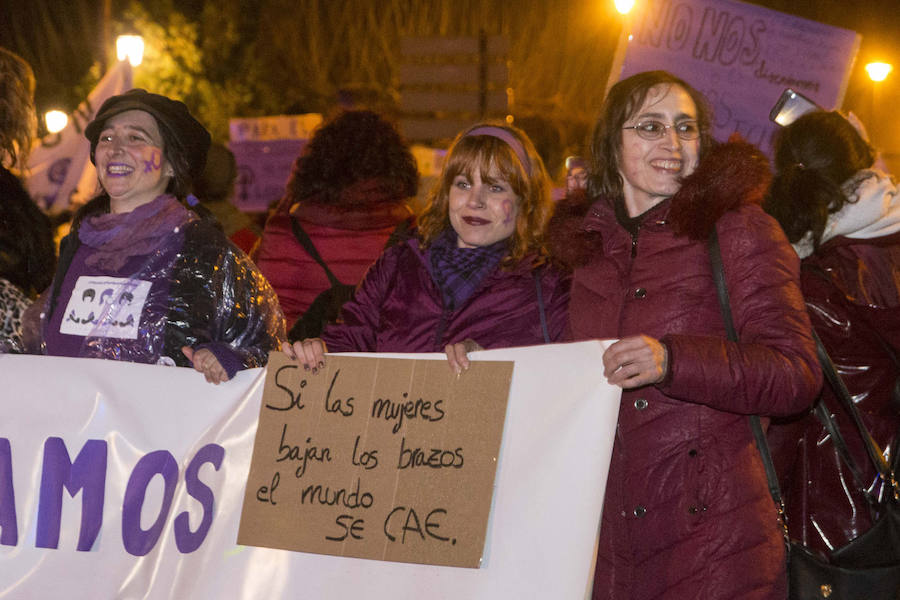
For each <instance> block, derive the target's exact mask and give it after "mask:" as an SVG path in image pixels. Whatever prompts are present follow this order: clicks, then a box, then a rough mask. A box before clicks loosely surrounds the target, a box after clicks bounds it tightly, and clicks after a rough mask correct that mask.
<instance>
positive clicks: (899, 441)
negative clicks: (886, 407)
mask: <svg viewBox="0 0 900 600" xmlns="http://www.w3.org/2000/svg"><path fill="white" fill-rule="evenodd" d="M801 268H802V269H803V270H804V271H806V272H807V273H812V274H813V275H816V276H817V277H819V278H820V279H822V280H824V281H826V282H827V283H828V284H829V285H830V286H831V287H833V288H835V289H838V290H839V291H840V288H838V286H837V284H835V282H834V280H833V279H832V278H831V277H829V275H828V273H827V272H826V271H825V269H823V268H822V267H820V266H818V265H811V264H804V265H802V267H801ZM842 293H843V292H842ZM859 321H860V322H859V324H860V325H862V327H863V328H864V329H866V330H868V332H869V333H870V334H871V335H872V336H873V337H874V338H875V339H876V340H878V343H879V344H880V345H881V347H882V348H883V349H884V353H885V354H886V355H887V356H888V358H890V359H891V362H892V363H894V368H895V369H896V373H897V379H896V381H895V382H894V389H893V399H894V408H896V409H900V358H898V356H897V351H896V350H895V349H894V347H893V346H891V344H890V343H889V342H888V341H887V340H886V339H884V336H882V335H881V333H880V332H879V331H878V329H877V328H876V327H873V326H872V325H871V324H870V323H869V322H868V321H866V320H864V319H860V320H859ZM853 406H854V408H855V407H856V404H853ZM898 445H900V431H898V432H897V433H895V434H894V439H893V442H892V443H891V462H890V464H889V469H890V472H891V473H894V474H896V473H897V471H898V469H900V448H898ZM839 450H840V448H839Z"/></svg>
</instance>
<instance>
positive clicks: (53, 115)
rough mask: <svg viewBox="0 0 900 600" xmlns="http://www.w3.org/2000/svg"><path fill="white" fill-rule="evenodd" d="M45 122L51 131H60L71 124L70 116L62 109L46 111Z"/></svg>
mask: <svg viewBox="0 0 900 600" xmlns="http://www.w3.org/2000/svg"><path fill="white" fill-rule="evenodd" d="M44 124H45V125H46V126H47V131H49V132H50V133H59V132H60V131H62V130H63V129H65V128H66V125H68V124H69V116H68V115H67V114H66V113H64V112H63V111H61V110H48V111H47V112H46V113H44Z"/></svg>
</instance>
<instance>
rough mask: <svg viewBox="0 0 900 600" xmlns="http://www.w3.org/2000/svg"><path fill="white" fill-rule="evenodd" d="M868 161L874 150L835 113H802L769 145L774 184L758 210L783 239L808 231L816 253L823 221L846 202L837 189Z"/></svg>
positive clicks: (796, 237)
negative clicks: (773, 221) (763, 211)
mask: <svg viewBox="0 0 900 600" xmlns="http://www.w3.org/2000/svg"><path fill="white" fill-rule="evenodd" d="M874 162H875V151H874V150H873V149H872V147H871V146H870V145H869V144H868V142H866V141H865V140H864V139H863V138H862V136H861V135H860V134H859V132H858V131H857V130H856V128H855V127H853V125H852V124H851V123H850V122H849V121H847V119H845V118H844V117H843V116H842V115H841V114H840V113H838V112H834V111H832V112H825V111H815V112H811V113H808V114H805V115H803V116H802V117H800V118H799V119H797V120H796V121H794V122H793V123H791V124H790V125H788V126H787V127H785V128H784V129H782V130H781V131H780V132H779V134H778V137H777V138H776V140H775V179H774V180H773V181H772V187H771V188H770V190H769V196H768V198H767V199H766V202H765V205H764V207H765V209H766V211H767V212H768V213H769V214H771V215H772V216H773V217H775V219H776V220H777V221H778V222H779V223H780V224H781V227H782V228H783V229H784V232H785V233H786V234H787V237H788V240H790V241H791V242H797V241H799V240H800V239H802V238H803V236H804V235H806V232H807V231H811V232H812V234H813V247H814V248H816V247H818V246H819V242H820V241H821V239H822V232H823V231H824V230H825V225H826V223H827V221H828V216H829V215H830V214H832V213H835V212H837V211H839V210H840V209H841V208H842V207H843V206H844V204H846V203H847V202H848V199H847V197H846V196H845V195H844V192H843V191H842V190H841V185H842V184H843V183H844V182H846V181H847V180H848V179H850V178H851V177H852V176H853V175H854V174H855V173H857V172H858V171H861V170H863V169H868V168H869V167H871V166H872V163H874Z"/></svg>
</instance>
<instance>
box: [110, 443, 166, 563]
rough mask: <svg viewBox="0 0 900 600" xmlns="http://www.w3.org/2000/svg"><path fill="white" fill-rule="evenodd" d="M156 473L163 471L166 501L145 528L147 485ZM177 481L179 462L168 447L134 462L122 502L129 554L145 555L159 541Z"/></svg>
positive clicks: (124, 537) (124, 541)
mask: <svg viewBox="0 0 900 600" xmlns="http://www.w3.org/2000/svg"><path fill="white" fill-rule="evenodd" d="M156 475H162V476H163V480H164V483H165V492H164V493H163V502H162V506H161V507H160V509H159V516H158V517H157V518H156V522H155V523H153V525H152V526H151V527H150V529H148V530H146V531H144V530H143V529H141V510H142V509H143V507H144V498H145V496H146V492H147V486H148V485H149V484H150V480H151V479H153V478H154V477H155V476H156ZM177 483H178V463H176V462H175V458H174V457H173V456H172V455H171V454H170V453H169V452H168V451H166V450H157V451H156V452H151V453H149V454H147V455H145V456H144V457H142V458H141V460H139V461H138V463H137V465H135V467H134V470H133V471H132V472H131V477H130V478H129V479H128V486H127V487H126V488H125V500H124V501H123V503H122V542H123V543H124V544H125V550H126V551H127V552H128V553H129V554H133V555H134V556H145V555H146V554H147V553H149V552H150V551H151V550H152V549H153V547H154V546H155V545H156V542H157V541H158V540H159V536H160V534H161V533H162V530H163V526H164V525H165V524H166V517H167V516H168V515H169V509H171V508H172V499H173V498H174V497H175V486H176V484H177Z"/></svg>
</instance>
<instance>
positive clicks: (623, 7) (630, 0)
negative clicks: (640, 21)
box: [613, 0, 634, 15]
mask: <svg viewBox="0 0 900 600" xmlns="http://www.w3.org/2000/svg"><path fill="white" fill-rule="evenodd" d="M613 3H614V4H615V5H616V10H617V11H619V13H620V14H623V15H627V14H628V12H629V11H630V10H631V9H632V8H634V0H613Z"/></svg>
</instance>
